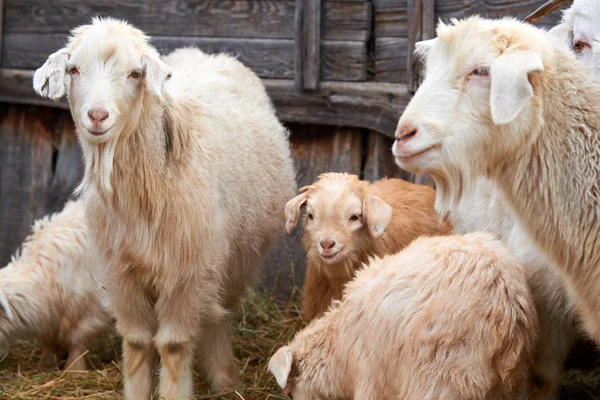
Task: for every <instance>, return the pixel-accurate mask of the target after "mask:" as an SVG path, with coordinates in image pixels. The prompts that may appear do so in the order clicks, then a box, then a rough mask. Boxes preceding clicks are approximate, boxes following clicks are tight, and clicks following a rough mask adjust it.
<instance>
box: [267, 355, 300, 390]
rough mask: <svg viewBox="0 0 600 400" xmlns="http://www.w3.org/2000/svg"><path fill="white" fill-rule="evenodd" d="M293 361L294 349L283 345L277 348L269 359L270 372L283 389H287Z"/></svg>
mask: <svg viewBox="0 0 600 400" xmlns="http://www.w3.org/2000/svg"><path fill="white" fill-rule="evenodd" d="M293 362H294V356H293V354H292V349H291V348H290V347H289V346H283V347H282V348H280V349H279V350H277V351H276V352H275V354H273V357H271V359H270V360H269V372H270V373H271V374H273V376H274V377H275V380H276V381H277V384H278V385H279V386H280V387H281V388H282V389H285V386H286V385H287V381H288V377H289V376H290V371H291V370H292V363H293Z"/></svg>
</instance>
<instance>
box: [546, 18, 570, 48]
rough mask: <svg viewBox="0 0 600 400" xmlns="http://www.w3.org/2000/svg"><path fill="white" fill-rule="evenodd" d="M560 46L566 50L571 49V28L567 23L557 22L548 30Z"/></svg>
mask: <svg viewBox="0 0 600 400" xmlns="http://www.w3.org/2000/svg"><path fill="white" fill-rule="evenodd" d="M548 33H549V34H550V36H552V37H553V38H554V39H555V40H556V41H557V42H558V44H559V45H560V46H562V47H563V48H565V49H566V50H569V51H572V50H573V30H572V29H571V28H570V27H569V26H568V25H567V24H564V23H562V24H558V25H556V26H555V27H554V28H552V29H550V30H549V31H548Z"/></svg>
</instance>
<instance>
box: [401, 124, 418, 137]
mask: <svg viewBox="0 0 600 400" xmlns="http://www.w3.org/2000/svg"><path fill="white" fill-rule="evenodd" d="M418 131H419V129H418V128H417V127H416V126H414V125H413V124H411V123H410V122H403V123H402V124H401V125H400V126H399V127H398V129H396V135H395V136H396V139H399V140H403V139H409V138H411V137H412V136H415V135H416V134H417V132H418Z"/></svg>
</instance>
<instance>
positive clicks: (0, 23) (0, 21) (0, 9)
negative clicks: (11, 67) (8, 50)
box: [0, 0, 4, 65]
mask: <svg viewBox="0 0 600 400" xmlns="http://www.w3.org/2000/svg"><path fill="white" fill-rule="evenodd" d="M3 33H4V0H0V65H2V35H3Z"/></svg>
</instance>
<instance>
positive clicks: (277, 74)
mask: <svg viewBox="0 0 600 400" xmlns="http://www.w3.org/2000/svg"><path fill="white" fill-rule="evenodd" d="M66 40H67V36H66V35H64V34H48V35H38V34H21V33H9V34H6V35H5V43H4V44H5V46H4V49H3V64H2V67H3V68H8V69H33V70H35V69H37V68H39V67H40V66H41V65H42V64H43V63H44V62H45V61H46V58H47V57H48V55H49V54H51V53H53V52H55V51H56V50H58V49H60V48H61V47H63V46H64V45H65V43H66ZM152 42H153V45H154V46H155V47H156V48H157V49H158V50H159V51H160V52H161V53H163V54H165V53H168V52H170V51H172V50H175V49H176V48H179V47H182V46H190V45H192V46H196V47H198V48H200V49H201V50H203V51H205V52H207V53H211V54H214V53H220V52H227V53H230V54H233V55H236V56H237V57H238V59H239V60H240V61H241V62H243V63H244V64H246V65H247V66H248V67H250V68H252V70H253V71H254V72H256V74H257V75H259V76H260V77H261V78H271V79H292V78H293V76H294V42H293V41H292V40H288V39H284V40H273V39H234V38H199V37H183V36H157V37H153V38H152ZM320 47H321V68H320V78H321V79H322V80H331V81H361V80H364V79H365V77H366V74H367V72H366V71H367V49H366V43H365V42H344V41H323V42H322V45H321V46H320Z"/></svg>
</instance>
